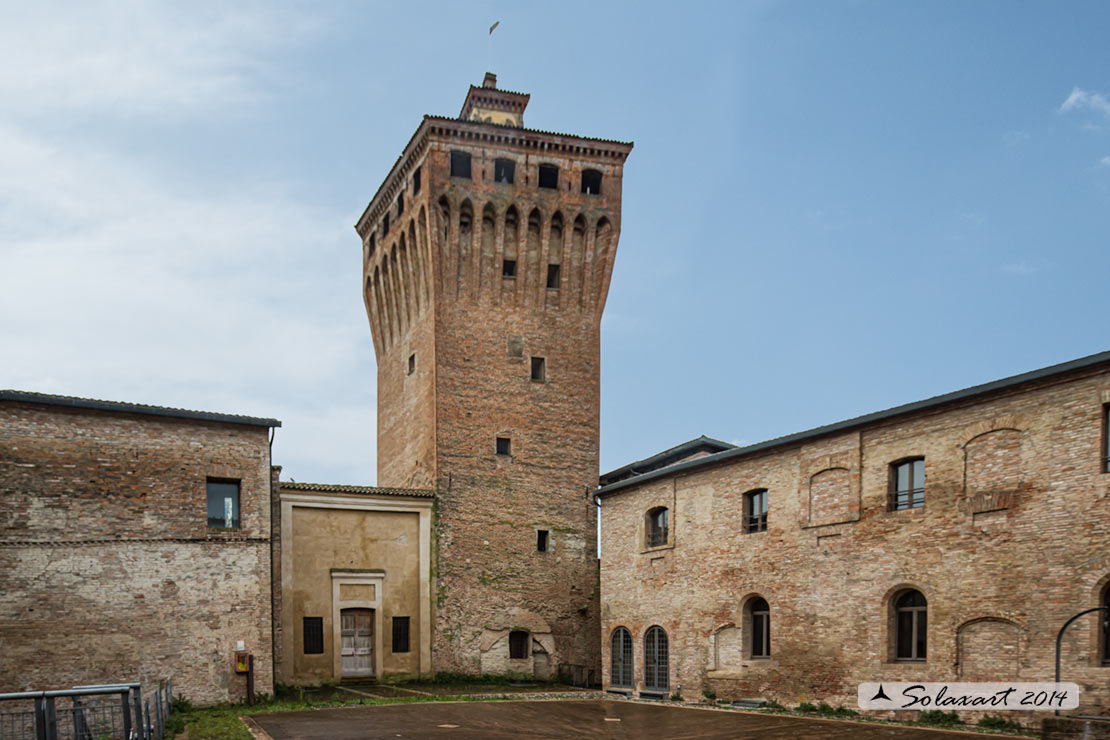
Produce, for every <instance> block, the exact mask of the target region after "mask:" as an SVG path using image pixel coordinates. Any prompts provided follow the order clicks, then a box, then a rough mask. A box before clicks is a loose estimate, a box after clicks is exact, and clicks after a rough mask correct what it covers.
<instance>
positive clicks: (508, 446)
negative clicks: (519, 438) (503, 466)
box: [497, 437, 513, 455]
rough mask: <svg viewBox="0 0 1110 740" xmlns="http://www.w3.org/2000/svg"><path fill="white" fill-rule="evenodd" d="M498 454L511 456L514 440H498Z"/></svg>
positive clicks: (502, 438)
mask: <svg viewBox="0 0 1110 740" xmlns="http://www.w3.org/2000/svg"><path fill="white" fill-rule="evenodd" d="M497 454H498V455H511V454H513V444H512V440H511V439H509V438H508V437H498V438H497Z"/></svg>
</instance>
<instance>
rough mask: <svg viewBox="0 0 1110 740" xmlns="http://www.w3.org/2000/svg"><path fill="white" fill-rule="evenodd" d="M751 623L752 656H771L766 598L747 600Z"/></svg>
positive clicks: (768, 610)
mask: <svg viewBox="0 0 1110 740" xmlns="http://www.w3.org/2000/svg"><path fill="white" fill-rule="evenodd" d="M748 610H749V612H750V613H751V618H752V621H751V624H752V657H753V658H770V657H771V607H770V606H769V605H768V604H767V600H766V599H764V598H762V597H756V598H754V599H752V600H751V601H749V602H748Z"/></svg>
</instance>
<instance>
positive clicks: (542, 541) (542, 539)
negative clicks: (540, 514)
mask: <svg viewBox="0 0 1110 740" xmlns="http://www.w3.org/2000/svg"><path fill="white" fill-rule="evenodd" d="M548 534H549V533H548V530H546V529H540V530H537V531H536V552H547V538H548Z"/></svg>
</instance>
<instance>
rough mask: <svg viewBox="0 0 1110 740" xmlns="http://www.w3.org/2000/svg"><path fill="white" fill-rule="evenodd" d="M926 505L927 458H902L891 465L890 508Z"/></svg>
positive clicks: (897, 508)
mask: <svg viewBox="0 0 1110 740" xmlns="http://www.w3.org/2000/svg"><path fill="white" fill-rule="evenodd" d="M924 505H925V458H923V457H918V458H914V459H912V460H901V461H899V462H896V463H894V464H893V465H891V466H890V508H891V510H892V511H899V510H901V509H917V508H920V507H922V506H924Z"/></svg>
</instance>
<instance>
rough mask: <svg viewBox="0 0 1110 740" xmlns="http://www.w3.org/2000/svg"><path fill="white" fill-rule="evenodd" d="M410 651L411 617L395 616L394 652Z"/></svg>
mask: <svg viewBox="0 0 1110 740" xmlns="http://www.w3.org/2000/svg"><path fill="white" fill-rule="evenodd" d="M408 651H409V618H408V617H394V618H393V652H395V653H407V652H408Z"/></svg>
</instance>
